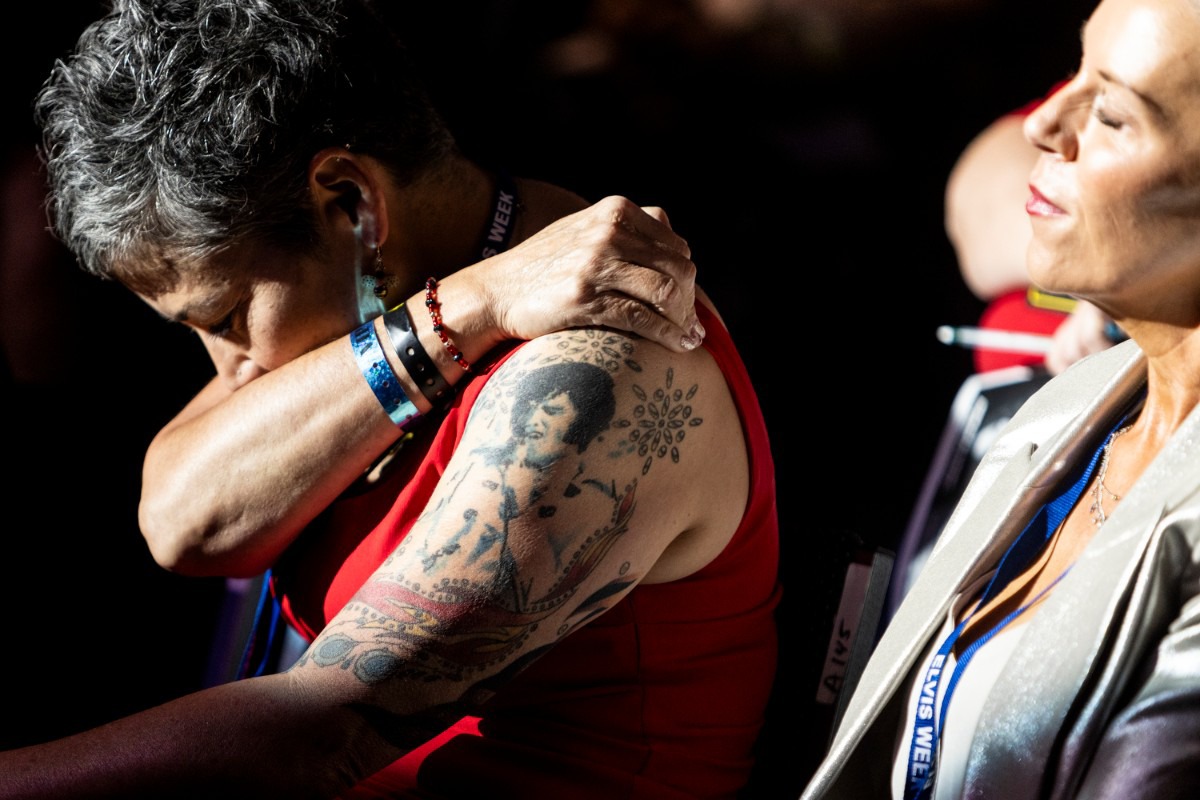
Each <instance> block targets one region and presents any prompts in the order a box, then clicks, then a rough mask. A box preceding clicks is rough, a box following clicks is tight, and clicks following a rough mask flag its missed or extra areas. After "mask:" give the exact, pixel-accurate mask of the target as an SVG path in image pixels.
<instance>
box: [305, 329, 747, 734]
mask: <svg viewBox="0 0 1200 800" xmlns="http://www.w3.org/2000/svg"><path fill="white" fill-rule="evenodd" d="M730 403H731V401H730V398H729V391H728V388H727V387H726V384H725V383H724V381H723V379H722V377H721V375H720V372H719V370H718V369H717V368H716V366H715V364H714V363H713V362H712V360H711V358H710V357H709V356H708V355H707V354H706V353H704V352H703V351H695V352H693V353H687V354H673V353H670V352H668V351H666V350H665V349H663V348H660V347H657V346H656V345H653V344H650V343H647V342H642V341H638V340H635V339H632V338H629V337H626V336H623V335H619V334H614V333H608V332H601V331H590V330H584V331H571V332H566V333H562V334H554V335H551V336H546V337H542V338H540V339H538V340H535V341H533V342H530V343H529V344H527V345H526V346H525V347H523V348H522V349H521V350H520V351H519V352H518V353H516V354H515V355H514V356H513V357H512V358H510V359H509V360H508V361H507V362H505V363H504V364H503V365H502V366H501V367H500V368H499V369H498V370H497V371H496V374H495V375H493V376H492V377H491V379H490V380H489V382H488V384H487V386H486V387H485V388H484V390H483V391H482V393H481V394H480V395H479V398H478V400H477V402H476V403H475V406H474V408H473V410H472V412H471V417H470V421H469V423H468V424H467V426H466V430H465V432H464V436H463V439H462V441H461V443H460V445H459V447H458V448H457V450H456V452H455V455H454V457H453V458H452V459H451V460H450V462H449V464H448V466H447V469H446V472H445V474H444V475H443V477H442V479H441V481H440V483H439V485H438V487H437V489H436V491H435V492H434V494H433V496H432V498H431V499H430V502H429V504H428V505H427V507H426V508H425V510H424V512H423V513H422V515H421V517H420V519H419V520H418V521H417V523H416V524H415V525H414V527H413V528H412V530H411V531H410V532H409V534H408V536H407V537H406V539H405V541H404V542H403V543H402V544H401V545H400V546H399V547H397V549H396V550H395V551H394V552H393V553H392V554H391V556H390V557H389V558H388V559H387V560H386V562H385V563H384V564H383V565H382V566H381V567H380V568H379V569H378V570H377V571H376V572H375V573H374V575H373V576H372V577H371V578H370V579H369V580H368V581H367V583H366V584H365V585H364V586H363V587H362V589H361V590H360V591H359V592H358V593H357V594H356V595H355V597H354V598H353V599H352V600H351V602H350V603H348V604H347V606H346V607H345V608H344V609H343V610H342V611H341V612H340V613H339V614H338V615H337V616H336V617H335V618H334V619H333V621H332V622H331V623H330V624H329V625H328V626H327V627H326V629H325V630H324V631H323V632H322V633H321V635H320V636H319V637H318V638H317V640H316V641H315V642H314V644H313V645H312V647H311V648H310V649H309V651H308V652H307V653H306V654H305V656H304V657H303V658H302V659H301V660H300V662H298V664H297V665H296V667H294V668H293V672H294V673H297V677H298V678H300V679H302V680H305V681H310V680H311V681H316V682H318V683H319V685H321V686H322V687H332V688H333V690H334V691H335V692H336V693H337V694H339V695H341V696H343V697H344V698H345V700H346V702H350V703H355V704H357V703H364V704H366V705H367V706H369V707H372V708H375V709H377V710H378V711H382V712H384V713H385V714H386V715H387V716H388V717H389V718H391V719H392V720H394V721H395V722H396V723H399V725H400V726H401V727H403V726H404V725H405V724H406V723H405V722H404V720H405V719H406V718H410V717H409V715H413V714H420V713H421V712H423V711H430V710H437V709H438V708H443V709H446V708H449V709H451V710H453V706H454V704H457V703H459V702H462V701H466V702H468V703H470V702H476V701H479V700H482V699H485V698H486V690H487V689H489V688H492V687H493V686H494V685H495V684H496V683H497V682H498V681H501V680H503V678H504V677H505V676H506V675H509V674H512V673H513V672H515V671H516V670H519V669H520V668H521V667H522V666H524V665H525V664H527V663H529V661H530V660H531V659H532V658H535V657H536V656H537V655H538V654H539V653H540V652H542V651H543V650H544V649H545V648H547V647H550V646H552V645H553V644H554V643H555V642H557V641H558V640H560V639H561V638H562V637H564V636H566V635H567V634H569V633H570V632H571V631H572V630H573V629H575V628H576V627H578V626H580V625H583V624H585V623H586V622H588V621H589V620H590V619H593V618H594V617H595V616H597V615H599V614H602V613H603V612H604V611H605V610H607V609H608V608H610V607H611V606H612V605H613V604H615V603H616V602H617V601H618V600H620V598H622V597H623V596H624V595H625V594H627V593H628V592H629V591H630V590H632V589H633V588H634V586H636V585H637V583H638V582H639V581H641V580H643V579H645V578H646V577H647V575H651V574H652V571H653V570H654V569H655V567H656V564H658V563H659V562H660V561H661V560H663V554H664V552H667V551H668V550H669V549H670V548H671V546H672V543H673V542H676V540H680V541H683V540H687V541H689V545H688V547H689V548H692V544H691V543H692V542H695V543H696V546H697V547H699V548H701V549H702V550H703V549H708V550H710V551H711V552H707V553H703V552H702V553H700V554H699V556H696V555H694V554H693V555H691V556H690V558H691V560H690V561H689V557H688V556H685V557H684V558H683V560H682V561H681V563H684V564H688V565H689V566H687V569H688V570H694V569H695V568H697V566H702V565H703V563H707V560H710V559H711V558H712V557H713V556H714V555H715V554H716V553H717V552H719V550H720V549H721V547H723V546H724V543H725V542H726V541H728V536H729V535H731V534H732V530H733V529H734V528H736V524H737V520H738V519H740V516H741V508H742V506H741V505H738V504H737V503H734V504H733V508H734V511H733V512H732V513H729V512H724V511H718V512H715V519H716V522H715V523H714V522H713V521H712V520H713V519H714V516H713V515H714V512H713V509H714V508H715V507H717V506H721V507H724V506H727V505H729V503H728V501H729V499H730V497H729V495H728V492H729V489H728V487H729V486H733V487H734V488H733V490H732V491H733V493H734V497H736V498H737V499H738V500H739V501H740V503H742V504H743V505H744V501H745V494H744V489H743V490H739V489H738V488H737V487H739V486H740V485H741V484H740V483H739V480H738V479H736V476H735V479H732V480H731V478H730V476H729V475H728V474H717V473H716V472H715V470H714V464H715V463H717V462H719V461H720V459H714V458H712V455H713V452H712V449H713V448H718V447H724V448H726V449H729V448H732V449H733V450H734V451H735V452H733V453H732V454H731V455H730V456H729V458H728V460H729V461H730V462H731V463H734V464H738V463H741V462H740V461H739V459H743V458H744V447H742V446H741V442H742V439H741V431H740V427H739V426H737V425H736V424H734V425H732V426H730V424H729V422H730V420H729V418H728V415H729V414H730V413H731V408H732V406H731V405H730ZM709 417H712V418H713V420H714V421H713V422H709V421H708V419H709ZM717 419H723V421H722V422H717V421H715V420H717ZM733 419H734V420H736V415H734V418H733ZM731 427H732V429H733V430H732V431H731V430H730V428H731ZM738 491H741V492H742V493H741V495H740V497H738V495H737V493H738ZM723 493H724V496H723ZM707 528H712V530H713V531H714V532H715V535H709V534H708V533H707ZM726 529H728V530H726ZM684 534H686V536H683V535H684ZM688 537H691V538H690V539H689V538H688ZM692 549H694V548H692ZM667 579H669V578H667Z"/></svg>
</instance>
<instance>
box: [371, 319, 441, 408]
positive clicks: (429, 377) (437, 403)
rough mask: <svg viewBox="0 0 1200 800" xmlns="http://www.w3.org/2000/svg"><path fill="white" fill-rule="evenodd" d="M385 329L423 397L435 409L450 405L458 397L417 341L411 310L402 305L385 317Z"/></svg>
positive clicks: (401, 361) (393, 347)
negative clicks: (409, 311) (453, 398)
mask: <svg viewBox="0 0 1200 800" xmlns="http://www.w3.org/2000/svg"><path fill="white" fill-rule="evenodd" d="M383 325H384V328H386V329H387V332H388V336H390V337H391V339H392V349H393V350H395V352H396V356H397V357H399V359H400V363H401V364H403V365H404V368H405V369H406V370H408V374H409V377H411V378H412V379H413V383H415V384H417V387H418V388H420V390H421V394H423V395H425V399H426V400H428V401H429V404H430V405H432V406H433V407H434V408H435V409H440V408H442V407H444V406H445V405H446V404H448V403H449V402H450V399H451V398H452V397H453V396H454V392H453V389H451V387H450V384H449V383H447V382H446V379H445V378H444V377H442V373H441V370H439V369H438V368H437V365H436V364H434V363H433V359H432V358H430V357H429V353H427V352H426V351H425V347H424V345H422V344H421V340H420V339H419V338H417V334H416V332H415V331H414V330H413V321H412V316H411V315H410V314H409V313H408V306H407V305H406V304H404V303H401V304H400V305H399V306H397V307H396V308H394V309H392V310H391V311H389V312H387V313H386V314H384V315H383Z"/></svg>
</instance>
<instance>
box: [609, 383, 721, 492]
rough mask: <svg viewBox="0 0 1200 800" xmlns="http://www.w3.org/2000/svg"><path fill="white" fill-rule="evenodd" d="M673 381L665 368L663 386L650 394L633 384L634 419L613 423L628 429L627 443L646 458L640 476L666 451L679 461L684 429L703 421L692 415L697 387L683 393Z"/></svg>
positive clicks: (663, 455) (665, 453) (676, 461)
mask: <svg viewBox="0 0 1200 800" xmlns="http://www.w3.org/2000/svg"><path fill="white" fill-rule="evenodd" d="M674 382H675V370H673V369H668V370H667V379H666V386H664V387H662V388H660V389H655V390H654V391H653V393H648V392H647V391H646V390H645V389H643V388H642V387H641V386H638V385H636V384H635V385H634V386H633V392H634V394H635V395H637V398H638V400H639V403H638V405H637V406H635V407H634V409H633V420H632V421H630V420H621V421H620V422H618V423H616V424H615V425H614V427H617V428H629V429H630V430H629V439H628V441H629V444H630V446H632V447H633V448H636V450H637V454H638V455H639V456H642V457H643V458H645V461H644V462H643V463H642V474H643V475H645V474H646V473H647V472H649V471H650V466H651V465H652V464H653V463H654V460H655V459H656V458H665V457H666V456H667V455H668V454H669V455H670V457H671V461H673V462H675V463H676V464H678V463H679V445H680V443H681V442H682V441H683V438H684V434H685V433H686V432H687V428H694V427H696V426H697V425H700V424H702V423H703V422H704V420H703V419H701V418H700V417H693V416H692V406H691V404H690V403H691V399H692V398H693V397H695V396H696V391H697V390H698V389H699V386H698V385H696V384H693V385H692V387H691V388H690V389H688V390H687V392H686V393H685V392H684V391H683V390H682V389H676V388H674V386H673V384H674Z"/></svg>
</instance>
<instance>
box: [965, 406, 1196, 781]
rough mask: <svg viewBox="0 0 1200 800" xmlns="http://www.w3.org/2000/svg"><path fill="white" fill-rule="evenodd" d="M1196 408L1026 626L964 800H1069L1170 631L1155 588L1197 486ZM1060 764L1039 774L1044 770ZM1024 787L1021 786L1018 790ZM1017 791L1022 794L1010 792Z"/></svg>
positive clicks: (980, 733)
mask: <svg viewBox="0 0 1200 800" xmlns="http://www.w3.org/2000/svg"><path fill="white" fill-rule="evenodd" d="M1198 437H1200V408H1197V409H1194V410H1193V411H1192V413H1191V414H1190V415H1189V416H1188V418H1187V420H1185V422H1184V424H1183V425H1182V426H1181V427H1180V429H1179V430H1178V431H1176V433H1175V435H1174V436H1172V438H1171V440H1170V441H1169V442H1168V443H1167V446H1166V447H1165V448H1164V449H1163V451H1162V452H1161V453H1159V455H1158V456H1157V457H1156V458H1155V459H1154V461H1153V462H1151V463H1150V465H1149V466H1148V467H1147V468H1146V471H1145V472H1144V473H1143V474H1142V476H1141V477H1140V478H1139V479H1138V481H1137V483H1136V484H1135V485H1134V486H1133V487H1132V488H1131V489H1130V491H1129V492H1127V493H1126V494H1125V495H1124V496H1123V497H1122V500H1121V503H1120V505H1119V506H1117V508H1116V510H1115V511H1114V512H1113V513H1112V514H1111V515H1110V517H1109V518H1108V520H1107V521H1106V522H1105V524H1104V527H1103V528H1102V529H1101V530H1100V531H1099V532H1097V534H1096V538H1095V539H1093V541H1092V542H1091V543H1090V544H1089V545H1088V548H1087V550H1086V551H1085V553H1084V554H1083V556H1081V557H1080V559H1079V561H1078V562H1077V563H1076V564H1075V566H1074V567H1073V568H1072V569H1071V572H1070V574H1069V575H1067V577H1066V578H1064V579H1063V581H1062V583H1060V584H1059V585H1058V587H1056V589H1055V591H1054V593H1053V595H1051V596H1050V597H1049V598H1048V599H1047V601H1046V603H1045V604H1044V606H1043V607H1042V608H1040V609H1039V610H1038V613H1037V615H1035V616H1034V617H1033V619H1031V620H1030V621H1029V622H1028V623H1027V629H1026V631H1025V632H1024V633H1023V634H1022V642H1021V646H1020V647H1019V648H1018V649H1017V651H1016V652H1014V654H1013V656H1012V657H1011V659H1010V660H1009V663H1008V665H1007V666H1006V668H1005V671H1004V673H1003V675H1002V676H1001V678H1000V679H999V680H998V681H997V683H996V685H995V687H994V688H993V690H992V692H991V693H990V694H989V697H988V701H987V704H986V705H985V707H984V711H983V715H982V716H981V722H980V726H979V730H977V731H976V735H975V739H974V741H973V744H972V754H971V761H970V764H969V765H968V772H967V786H968V789H969V791H968V792H967V795H968V796H980V797H994V796H1001V795H999V794H996V791H997V789H999V788H1000V787H1003V792H1002V795H1003V796H1004V797H1014V798H1020V797H1039V796H1042V793H1043V792H1044V791H1045V790H1046V789H1047V788H1049V787H1050V786H1051V785H1056V786H1057V791H1056V792H1055V794H1056V795H1058V794H1059V793H1060V792H1061V793H1063V794H1065V795H1068V796H1069V795H1070V793H1071V792H1072V791H1073V789H1074V788H1075V786H1076V785H1077V782H1078V781H1079V780H1080V779H1081V777H1082V772H1083V770H1084V769H1086V766H1087V756H1088V754H1089V753H1091V752H1093V751H1094V747H1095V744H1096V742H1097V741H1098V739H1099V737H1100V736H1101V734H1102V733H1103V726H1104V725H1105V724H1106V722H1107V720H1108V719H1109V718H1110V716H1111V713H1112V710H1113V708H1114V705H1115V703H1116V702H1117V700H1118V697H1119V696H1120V695H1121V694H1122V692H1123V690H1124V689H1125V688H1126V685H1127V681H1128V680H1129V679H1130V676H1131V672H1132V671H1133V670H1135V669H1136V668H1137V667H1138V666H1139V665H1140V662H1141V661H1142V658H1143V657H1144V655H1145V653H1146V651H1147V649H1148V648H1150V647H1153V646H1154V643H1155V642H1156V641H1157V639H1158V637H1159V636H1160V635H1161V632H1162V628H1164V627H1165V626H1166V625H1167V624H1168V623H1169V621H1170V618H1169V616H1167V612H1169V611H1170V610H1171V609H1172V605H1171V604H1170V603H1162V602H1157V600H1158V599H1160V598H1157V597H1156V596H1155V593H1156V592H1160V591H1161V590H1162V588H1163V584H1161V583H1160V582H1158V581H1155V580H1152V578H1153V577H1154V571H1155V569H1156V568H1157V566H1158V561H1159V559H1158V558H1154V557H1151V558H1148V557H1147V551H1148V550H1149V549H1157V547H1158V545H1159V544H1161V543H1160V542H1158V541H1157V538H1158V535H1159V534H1160V533H1161V531H1162V526H1161V525H1160V522H1161V521H1162V519H1163V517H1164V516H1166V515H1169V514H1170V513H1171V512H1172V511H1174V510H1175V509H1176V507H1177V506H1179V505H1180V504H1181V503H1183V502H1184V501H1185V500H1186V499H1188V498H1189V497H1194V495H1195V492H1196V487H1197V486H1198V485H1200V461H1198V460H1197V459H1196V457H1195V443H1196V441H1197V439H1198ZM1052 758H1055V759H1058V760H1059V765H1056V767H1055V769H1053V770H1050V769H1047V765H1048V763H1052V762H1050V759H1052ZM1022 784H1023V785H1022ZM1017 786H1020V788H1019V789H1016V790H1014V789H1015V787H1017Z"/></svg>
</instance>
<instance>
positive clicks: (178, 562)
mask: <svg viewBox="0 0 1200 800" xmlns="http://www.w3.org/2000/svg"><path fill="white" fill-rule="evenodd" d="M138 526H139V528H140V529H141V533H142V538H143V539H144V540H145V542H146V546H147V547H148V548H149V550H150V556H151V557H152V558H153V559H154V561H155V563H156V564H158V565H159V566H160V567H162V568H163V569H165V570H167V571H169V572H173V573H176V574H178V575H184V576H187V577H191V578H211V577H229V578H250V577H254V576H255V575H260V574H262V572H263V571H265V570H266V569H267V568H268V567H270V566H271V563H270V559H268V558H265V557H264V556H263V555H262V554H255V553H254V552H252V551H251V550H250V549H249V548H241V549H234V550H230V549H229V548H227V547H225V546H223V544H222V542H224V541H226V540H227V539H229V536H228V535H227V534H228V527H227V526H226V525H223V524H219V523H217V522H215V521H212V520H203V521H199V522H194V521H189V520H187V519H186V518H184V517H183V515H181V514H180V513H179V512H178V510H177V509H174V508H172V507H170V506H169V505H168V506H165V507H164V506H163V505H162V504H157V503H154V502H151V501H148V500H147V499H145V498H143V500H142V502H141V503H140V504H139V506H138Z"/></svg>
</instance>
